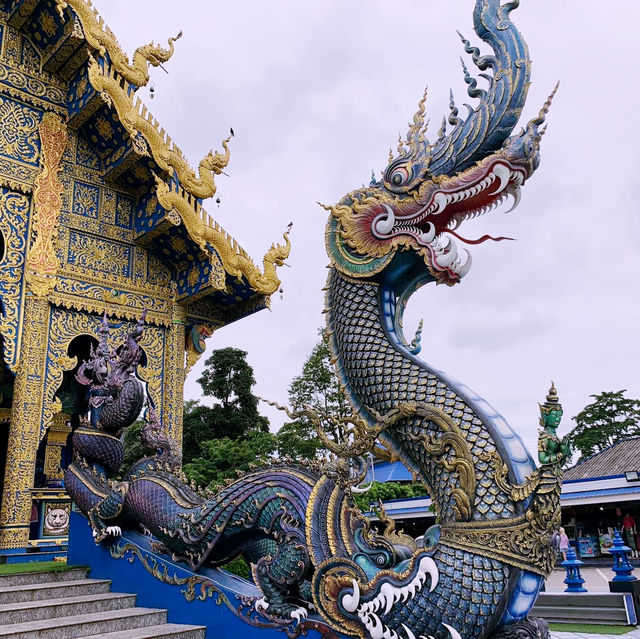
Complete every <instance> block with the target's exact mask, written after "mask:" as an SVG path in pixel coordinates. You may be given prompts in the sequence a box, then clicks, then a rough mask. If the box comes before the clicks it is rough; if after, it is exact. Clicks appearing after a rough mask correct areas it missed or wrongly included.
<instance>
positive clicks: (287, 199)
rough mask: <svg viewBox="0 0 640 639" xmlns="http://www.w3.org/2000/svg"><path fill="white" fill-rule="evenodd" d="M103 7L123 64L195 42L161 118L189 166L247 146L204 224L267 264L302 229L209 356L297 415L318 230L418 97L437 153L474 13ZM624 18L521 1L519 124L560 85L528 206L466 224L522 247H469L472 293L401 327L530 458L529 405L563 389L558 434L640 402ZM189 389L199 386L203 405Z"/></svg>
mask: <svg viewBox="0 0 640 639" xmlns="http://www.w3.org/2000/svg"><path fill="white" fill-rule="evenodd" d="M95 4H96V6H97V8H98V9H99V11H100V12H101V14H102V15H103V17H104V18H105V19H106V21H107V23H108V24H109V25H110V26H111V27H112V29H113V30H114V32H115V33H116V35H117V36H118V38H119V40H120V43H121V44H122V46H123V47H124V49H125V50H126V51H127V52H128V53H131V52H132V51H133V50H134V49H135V47H136V46H138V45H140V44H143V43H146V42H148V41H150V40H152V39H155V40H156V41H166V38H167V37H169V36H171V35H175V34H176V33H177V32H178V31H179V30H181V29H182V30H183V32H184V36H183V38H182V39H181V40H180V41H179V42H178V43H177V52H176V55H175V56H174V58H173V59H172V60H171V61H170V62H169V63H168V64H167V69H168V71H169V74H168V75H167V74H165V73H164V72H163V71H162V70H154V72H153V80H154V85H155V98H154V99H153V100H152V101H151V100H148V99H147V102H148V104H149V106H150V108H151V110H152V112H153V113H154V114H155V115H156V117H157V119H158V120H159V121H160V122H161V123H162V125H163V127H164V128H165V129H166V130H167V131H169V133H170V134H171V136H172V137H173V139H174V140H175V141H176V142H177V143H178V144H179V145H180V146H181V147H182V149H183V150H184V151H185V153H186V154H187V156H188V157H189V158H190V160H191V161H192V164H194V165H195V164H197V162H198V161H199V159H200V158H201V157H202V156H203V155H204V154H205V153H206V152H207V151H208V150H209V149H210V148H211V147H218V146H219V141H220V140H221V139H222V138H223V137H225V136H226V135H227V132H228V130H229V127H230V126H232V127H233V128H234V130H235V133H236V137H235V139H234V140H233V143H232V159H231V163H230V165H229V170H228V173H229V176H230V177H229V178H224V177H221V178H220V179H219V180H218V185H219V190H218V195H219V196H220V197H221V199H222V203H221V205H220V207H219V208H218V206H217V205H216V204H215V202H212V201H210V202H209V203H208V206H207V208H208V210H209V212H210V213H212V214H213V215H214V217H216V219H217V220H218V221H219V222H220V223H221V224H222V225H223V226H224V227H225V228H226V229H227V230H228V231H229V232H230V233H232V234H233V235H234V236H235V237H236V238H237V239H238V241H239V242H240V243H241V244H242V245H243V246H244V247H245V248H246V249H247V250H248V251H249V253H250V254H251V255H252V256H254V258H255V259H256V260H257V259H258V258H260V257H261V256H262V255H263V254H264V253H265V251H266V250H267V249H268V248H269V245H270V243H271V242H272V241H273V240H277V239H278V237H279V235H280V234H281V232H282V230H283V229H284V227H285V226H286V225H287V224H288V222H290V221H293V222H294V229H293V233H292V240H293V250H292V253H291V258H290V260H289V264H290V266H291V268H283V269H282V270H281V275H282V280H283V287H284V297H283V299H282V300H281V299H280V298H279V296H277V295H276V296H274V298H273V304H272V311H271V312H269V311H263V312H261V313H258V314H256V315H254V316H252V317H250V318H247V319H245V320H243V321H241V322H238V323H237V324H235V325H232V326H229V327H226V328H224V329H222V330H220V331H219V332H218V333H216V334H215V336H214V337H212V338H211V339H210V340H209V349H211V348H219V347H224V346H228V345H231V346H236V347H239V348H243V349H245V350H247V351H248V352H249V361H250V362H251V364H252V365H253V366H254V369H255V375H256V379H257V386H256V391H257V393H258V394H260V395H263V396H266V397H270V398H273V399H275V400H278V401H280V402H284V401H286V398H287V393H286V390H287V387H288V385H289V383H290V381H291V379H292V377H293V376H294V375H296V374H298V373H299V372H300V369H301V366H302V364H303V362H304V361H305V359H306V357H307V356H308V354H309V352H310V350H311V348H312V347H313V345H314V344H315V342H316V340H317V332H316V331H317V328H318V327H320V326H321V325H322V323H323V321H324V319H323V317H324V316H323V315H322V314H321V311H322V306H323V295H322V293H321V288H322V286H323V285H324V280H325V277H326V270H325V265H326V263H327V259H326V256H325V252H324V244H323V231H324V222H325V212H324V211H323V210H322V209H320V207H319V206H318V205H317V204H316V202H317V201H320V202H325V203H333V202H335V201H337V200H338V199H339V198H340V197H341V196H342V195H343V194H344V193H346V192H347V191H349V190H351V189H353V188H356V187H359V186H360V185H361V184H362V183H364V182H368V180H369V177H370V174H371V169H372V168H375V169H376V171H379V170H381V169H383V168H384V167H385V165H386V158H387V154H388V149H389V147H390V146H391V145H394V146H395V140H396V138H397V135H398V133H399V132H402V133H404V132H405V131H406V125H407V122H408V121H409V119H410V118H411V116H412V115H413V113H414V111H415V108H416V105H417V102H418V99H419V97H420V96H421V94H422V91H423V89H424V87H425V85H427V84H428V86H429V95H430V97H429V100H428V111H429V114H430V116H431V120H432V136H433V137H435V132H436V131H437V128H438V126H439V122H440V120H441V118H442V116H443V115H444V114H445V113H446V112H447V103H448V93H449V88H450V87H452V88H453V89H454V92H455V94H456V97H457V100H458V102H459V103H462V102H464V101H465V97H466V95H465V93H464V86H465V85H464V83H463V80H462V74H461V71H460V61H459V58H460V55H461V54H462V53H463V52H462V47H461V44H460V41H459V39H458V37H457V35H456V32H455V30H456V29H459V30H460V31H462V33H463V34H465V35H466V36H467V37H470V38H471V37H472V36H473V35H474V34H473V29H472V21H471V13H472V8H473V2H472V1H471V0H395V1H394V2H384V1H382V0H348V1H342V2H340V1H338V0H315V1H314V2H304V1H301V0H269V1H266V0H262V1H259V0H244V2H221V1H219V0H215V1H214V0H183V1H182V2H176V1H175V0H173V1H171V2H169V1H168V0H136V1H135V2H131V0H95ZM615 7H616V9H615V11H613V10H609V9H608V7H607V6H605V5H603V4H602V3H601V2H596V0H562V1H561V2H560V1H559V0H522V6H521V7H520V8H519V9H518V10H517V11H515V12H514V13H513V14H512V17H513V20H514V22H515V23H516V24H517V25H518V27H519V28H520V29H521V31H522V33H523V34H524V36H525V39H526V40H527V42H528V45H529V49H530V52H531V57H532V60H533V72H532V86H531V89H530V92H529V99H528V103H527V107H526V108H525V113H524V118H526V120H528V119H529V118H530V117H532V116H533V115H534V114H535V113H537V111H538V109H539V108H540V106H541V104H542V103H543V102H544V100H545V98H546V96H547V95H548V93H549V92H550V91H551V89H552V87H553V85H554V84H555V82H556V80H558V79H559V80H560V81H561V86H560V90H559V92H558V95H557V96H556V99H555V102H554V105H553V108H552V112H551V114H550V117H549V129H548V133H547V135H546V136H545V138H544V140H543V148H542V163H541V166H540V168H539V169H538V171H537V172H536V174H535V175H534V176H533V178H532V179H531V180H530V182H529V183H527V184H526V186H525V188H524V190H523V198H522V203H521V205H520V207H519V208H518V209H517V211H515V212H514V213H510V214H509V215H503V214H502V213H501V212H498V213H493V214H492V216H491V217H489V216H487V217H485V218H481V219H480V220H476V221H474V222H473V224H474V229H473V230H477V231H480V230H482V233H485V232H488V233H492V234H494V235H506V236H510V237H514V238H517V241H515V242H501V243H499V244H497V243H486V244H484V245H481V246H478V247H475V248H473V256H474V266H473V268H472V269H471V271H470V273H469V274H468V275H467V277H466V278H465V279H464V281H463V282H462V283H461V284H460V285H458V286H456V287H454V288H443V287H438V288H437V289H436V287H435V286H427V287H425V288H424V289H422V290H421V291H420V292H419V293H418V294H416V296H415V297H414V299H412V302H411V305H410V308H409V311H408V317H407V321H406V322H405V327H406V328H407V331H406V332H407V334H409V333H411V332H412V327H415V326H416V324H417V322H418V320H419V318H420V317H424V319H425V330H424V333H423V352H422V356H423V357H424V358H425V359H426V360H427V361H429V362H431V363H433V364H434V365H435V366H436V367H438V368H441V369H442V370H446V371H447V372H449V373H450V374H451V375H453V376H454V377H456V378H458V379H460V380H462V381H464V382H465V383H466V384H467V385H468V386H470V387H471V388H473V389H474V390H475V391H476V392H478V393H479V394H480V395H482V396H484V397H485V398H486V399H487V400H488V401H489V402H490V403H491V404H493V405H494V406H495V407H496V408H497V409H498V410H499V411H500V412H502V413H503V414H504V416H505V417H506V418H507V420H508V421H509V422H510V423H511V425H512V426H513V427H514V428H515V429H516V430H518V431H519V432H520V433H521V435H522V437H523V438H524V440H525V442H526V443H527V445H528V446H529V448H530V450H532V451H534V450H535V446H536V437H537V435H536V431H537V419H538V408H537V402H538V401H542V400H543V398H544V396H545V394H546V391H547V389H548V387H549V382H550V380H551V379H552V378H553V379H554V380H555V382H556V385H557V388H558V391H559V394H560V398H561V401H562V402H563V404H564V407H565V418H564V422H563V425H562V426H561V428H560V432H561V433H563V432H565V431H567V430H568V429H569V428H570V427H571V425H572V422H571V419H570V418H571V417H572V416H573V415H575V414H576V413H577V412H578V411H579V410H580V409H581V408H582V407H583V406H584V405H585V404H586V403H587V402H588V401H589V395H590V394H593V393H598V392H600V391H603V390H612V391H615V390H619V389H622V388H627V389H628V391H629V395H631V396H635V397H640V379H639V377H638V365H639V363H640V340H638V335H637V332H638V326H640V305H639V304H638V276H639V269H638V267H639V265H640V258H639V257H638V255H639V251H640V216H639V215H638V208H639V206H638V201H639V199H640V186H639V184H640V182H638V180H637V175H638V174H639V173H640V166H639V165H640V160H639V159H638V157H639V155H638V152H637V148H638V133H637V130H638V128H637V127H638V125H637V123H636V117H637V114H636V110H637V104H638V97H639V90H638V81H637V72H638V65H637V47H636V46H635V44H634V43H635V41H636V36H637V33H636V30H637V25H638V24H639V23H640V4H639V3H638V2H637V1H636V0H622V2H618V3H616V5H615ZM141 93H142V94H144V96H145V97H146V98H148V91H147V90H146V89H143V90H141ZM526 120H525V122H526ZM468 226H469V225H467V227H468ZM470 234H471V235H473V232H471V233H469V230H468V229H467V232H466V235H467V236H468V235H470ZM480 234H481V233H479V232H478V235H480ZM203 359H204V358H203ZM202 361H203V360H201V362H200V364H202ZM197 377H198V368H196V370H195V371H193V372H192V373H191V375H190V376H189V379H188V381H187V387H186V396H187V397H189V398H195V397H198V391H199V387H198V385H197V383H196V381H195V380H196V379H197ZM266 412H267V414H268V415H269V416H270V418H271V420H272V424H273V425H279V424H280V423H282V419H281V417H280V416H279V415H278V414H274V413H272V412H270V411H266Z"/></svg>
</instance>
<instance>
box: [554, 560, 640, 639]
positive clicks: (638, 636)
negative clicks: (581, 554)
mask: <svg viewBox="0 0 640 639" xmlns="http://www.w3.org/2000/svg"><path fill="white" fill-rule="evenodd" d="M565 574H566V573H565V572H564V570H554V571H553V573H551V576H550V577H549V579H547V584H546V589H547V592H564V589H565V588H566V587H567V586H566V585H565V584H564V578H565ZM613 575H614V573H613V571H612V570H611V567H609V566H601V567H593V568H583V569H582V578H583V579H584V587H585V588H586V589H587V590H588V591H589V592H609V580H610V579H612V578H613ZM638 576H640V575H638ZM585 623H588V620H587V619H585ZM551 637H552V639H640V629H638V630H632V631H631V632H628V633H626V634H624V635H592V634H589V635H585V634H581V633H576V632H552V633H551Z"/></svg>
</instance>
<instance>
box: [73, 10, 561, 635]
mask: <svg viewBox="0 0 640 639" xmlns="http://www.w3.org/2000/svg"><path fill="white" fill-rule="evenodd" d="M518 5H519V2H518V1H517V0H514V1H511V2H507V3H505V4H502V3H501V1H500V0H477V2H476V4H475V10H474V14H473V17H474V25H475V31H476V33H477V34H478V36H479V37H480V38H482V40H484V41H485V42H486V43H487V44H488V45H489V46H490V47H491V48H492V49H493V52H494V53H493V55H481V54H480V51H479V50H478V49H477V48H475V47H473V46H472V45H471V44H470V43H469V41H468V40H466V39H464V38H463V43H464V47H465V50H466V52H467V53H468V54H470V56H471V58H472V60H473V62H474V63H475V65H476V66H477V67H478V68H479V69H481V70H482V71H485V72H487V71H491V72H492V73H491V74H488V73H483V74H482V75H483V77H484V78H485V80H486V81H487V82H488V86H487V88H485V89H482V88H480V87H478V86H477V83H476V80H475V79H474V78H472V76H471V75H470V73H469V72H468V70H467V68H466V67H464V75H465V81H466V83H467V85H468V88H467V91H468V94H469V95H470V96H471V97H472V98H478V99H479V103H478V105H477V106H476V108H475V109H472V108H471V107H467V108H468V114H467V116H466V118H463V117H460V116H459V115H458V110H457V108H456V107H455V105H454V103H453V100H452V101H451V112H450V114H449V116H448V118H447V120H445V121H444V122H443V124H442V127H441V128H440V131H439V133H438V137H437V139H436V140H435V142H432V143H430V142H429V141H428V140H427V138H426V125H425V99H423V100H422V101H421V102H420V106H419V110H418V112H417V113H416V115H415V116H414V119H413V122H412V124H411V125H410V129H409V132H408V134H407V136H406V139H405V140H401V142H400V144H399V146H398V153H397V155H396V156H395V157H392V158H391V160H390V163H389V165H388V167H387V168H386V170H385V171H384V173H383V176H382V179H381V180H380V181H375V180H373V181H372V182H371V184H370V185H369V186H368V187H365V188H362V189H358V190H356V191H353V192H351V193H349V194H348V195H346V196H345V197H344V198H343V199H342V200H341V201H340V202H339V203H338V204H336V205H335V206H331V207H328V210H329V211H330V216H329V221H328V224H327V230H326V245H327V251H328V254H329V257H330V260H331V264H330V270H329V279H328V284H327V289H326V300H327V335H328V337H329V342H330V345H331V348H332V350H333V354H334V360H335V365H336V369H337V372H338V375H339V377H340V380H341V382H342V384H343V386H344V390H345V392H346V394H347V396H348V397H349V399H350V402H351V404H352V407H353V411H354V412H353V416H352V417H351V418H349V419H347V420H344V421H343V424H342V426H343V429H344V431H345V433H346V437H345V438H344V439H343V440H342V442H340V443H337V442H334V441H332V440H330V439H329V438H328V437H326V436H325V435H324V434H323V433H321V435H322V437H323V441H325V443H326V445H327V447H328V448H329V449H330V450H331V451H332V452H334V453H337V454H338V455H339V456H340V457H342V458H352V459H354V460H356V462H355V471H354V470H353V468H354V466H353V465H352V466H351V470H349V465H348V464H347V462H346V461H344V460H340V461H339V462H337V463H336V464H334V466H333V468H324V469H322V468H321V469H318V468H311V467H308V466H304V467H303V466H301V465H296V464H293V463H291V464H289V463H283V464H281V465H275V466H270V467H267V468H263V469H258V470H253V471H251V472H249V473H247V474H246V475H245V476H243V477H241V478H239V479H238V480H236V481H234V482H232V483H230V484H229V485H227V486H225V487H224V488H222V489H221V490H219V492H218V493H217V494H215V495H214V496H211V497H209V498H206V499H205V498H203V497H201V496H199V495H198V494H196V493H195V492H194V491H192V490H191V489H190V488H189V487H188V486H187V485H186V484H185V482H184V481H183V480H182V479H181V478H180V471H179V466H180V458H179V454H177V452H176V448H175V446H173V445H172V444H171V442H170V441H169V440H168V439H167V438H166V436H164V435H163V433H162V429H161V427H160V424H159V422H158V419H157V417H156V415H155V413H154V412H153V410H152V409H150V410H149V411H148V413H147V426H146V427H145V429H144V430H143V436H144V438H145V439H146V442H147V444H148V445H149V446H150V447H151V448H154V449H156V450H157V454H156V455H155V456H153V457H145V458H144V459H142V460H140V461H139V462H136V463H135V464H134V465H133V467H132V468H131V469H129V471H128V472H127V473H126V474H125V475H124V477H123V478H122V480H120V481H113V480H112V479H110V477H111V476H112V474H113V473H115V472H116V470H117V468H118V467H119V465H120V463H121V459H122V447H121V444H120V441H119V439H118V435H119V433H120V431H121V430H122V428H124V427H125V426H127V425H128V424H130V423H132V422H133V421H134V420H135V419H136V418H137V416H138V414H139V412H140V410H141V406H142V401H143V392H142V388H141V385H140V383H139V382H138V381H137V379H136V377H135V368H136V365H137V363H138V360H139V358H140V349H139V346H138V341H139V338H140V335H141V331H142V330H143V327H142V323H140V325H139V326H138V327H136V329H135V330H134V331H133V333H132V334H131V336H130V337H129V339H128V341H127V343H126V344H125V345H124V347H123V348H122V349H121V350H120V351H119V353H117V354H116V352H115V351H113V349H112V348H111V347H110V346H109V344H108V339H107V337H108V324H107V323H106V321H105V322H104V323H103V328H102V329H101V338H100V341H99V344H98V346H97V347H96V349H95V351H94V352H93V353H92V358H91V360H90V361H89V362H86V363H85V364H84V365H83V366H82V367H81V368H80V370H79V374H78V378H79V380H80V381H82V382H83V383H85V384H88V385H90V386H91V407H92V412H91V424H88V423H87V424H85V425H83V426H82V427H81V428H79V429H77V430H76V432H75V434H74V439H73V441H74V448H75V451H76V461H75V462H74V463H73V464H72V465H71V466H70V467H69V468H68V469H67V471H66V476H65V482H66V487H67V490H68V491H69V493H70V494H71V496H72V497H73V499H74V500H75V502H76V503H77V504H78V506H79V507H80V509H81V510H82V511H83V512H85V513H86V514H87V516H88V518H89V521H90V523H91V526H92V527H93V530H94V536H95V538H96V541H97V542H99V541H101V540H102V539H104V538H106V537H107V536H109V535H114V534H118V533H119V530H120V527H125V526H135V525H143V526H144V527H145V528H146V529H148V531H150V532H151V534H152V535H153V536H154V537H155V538H156V539H157V540H158V544H159V545H160V546H161V548H162V549H163V550H164V551H165V552H167V553H169V554H171V555H172V556H173V557H174V559H179V560H183V561H186V562H188V563H189V564H190V566H191V567H192V568H193V569H198V568H199V567H200V566H202V565H203V564H205V563H206V564H207V565H212V566H217V565H222V564H224V563H226V562H227V561H228V560H230V559H231V558H233V557H235V556H237V555H242V556H244V557H245V558H246V559H247V561H248V562H249V563H250V564H251V566H252V571H253V579H254V581H255V583H256V585H258V586H259V588H260V589H261V591H262V593H263V598H262V599H260V600H258V601H257V602H256V607H257V608H258V609H259V610H262V611H264V612H265V613H268V614H269V615H271V616H272V618H273V617H278V618H282V619H285V620H286V619H288V620H291V619H292V618H294V619H298V620H302V618H303V617H305V616H306V614H307V607H308V606H306V605H305V603H304V602H310V601H313V604H314V605H315V608H316V609H317V611H318V613H319V614H320V615H321V616H322V617H323V618H324V619H325V620H326V622H327V623H328V624H329V625H330V626H331V627H333V628H334V629H335V630H336V631H338V632H341V633H344V634H346V635H349V636H353V637H361V638H363V639H364V638H367V637H371V638H373V639H396V638H401V639H418V638H420V637H424V638H434V639H444V638H448V637H453V638H454V639H455V638H458V637H464V639H485V638H489V637H492V638H495V639H497V638H498V637H534V636H535V637H546V636H548V631H547V630H546V629H545V628H546V624H544V622H542V621H540V620H533V619H531V620H529V619H528V618H527V615H528V613H529V611H530V609H531V607H532V606H533V604H534V602H535V599H536V596H537V593H538V590H539V588H540V586H541V584H542V582H543V580H544V578H545V577H546V576H547V575H548V574H549V573H550V571H551V569H552V567H553V564H554V560H555V551H554V549H553V547H552V543H551V537H552V532H553V530H554V528H556V527H557V526H558V525H559V518H560V509H559V493H560V484H561V478H562V464H563V463H564V462H565V459H566V456H567V455H568V454H569V451H568V448H567V447H566V445H565V444H564V443H563V442H560V440H559V439H558V438H557V436H556V434H555V428H556V427H557V423H558V415H559V411H560V408H559V404H558V402H557V395H555V389H552V390H553V392H550V395H549V397H548V398H547V402H546V403H545V404H544V405H543V406H541V410H542V414H543V421H542V424H543V426H545V430H543V432H542V435H541V439H540V446H541V450H540V455H539V458H540V461H541V466H540V467H539V468H536V465H535V463H534V461H533V460H532V459H531V457H530V455H529V454H528V452H527V451H526V449H525V447H524V445H523V443H522V441H521V440H520V438H519V436H518V435H517V434H516V433H514V432H513V431H512V430H511V428H510V427H509V426H508V425H507V423H506V422H505V420H504V419H503V418H502V417H501V416H500V415H499V414H498V413H497V412H496V411H495V410H494V409H493V408H491V406H489V404H487V402H485V401H484V400H483V399H481V398H480V397H478V396H477V395H475V394H474V393H473V392H472V391H471V390H469V389H468V388H467V387H466V386H464V385H462V384H460V383H459V382H457V381H455V380H453V379H451V378H449V377H448V376H447V375H446V374H444V373H442V372H440V371H438V370H435V369H433V368H432V367H430V366H429V365H427V364H426V363H425V362H424V361H422V360H421V359H418V358H417V357H416V353H417V350H418V348H417V346H416V341H417V340H414V341H413V342H412V343H409V342H408V341H407V340H406V339H405V338H404V336H403V332H402V315H403V311H404V308H405V305H406V302H407V299H408V298H409V296H410V295H411V294H412V293H413V292H414V291H415V290H416V289H417V288H418V287H420V286H422V285H423V284H426V283H428V282H436V283H439V284H441V283H444V284H448V285H453V284H455V283H457V282H459V281H460V280H461V278H462V277H463V276H464V275H465V274H466V273H467V272H468V271H469V268H470V266H471V256H470V255H469V253H468V251H464V254H463V252H461V251H459V250H458V248H457V243H456V241H460V242H464V243H467V244H475V243H479V242H481V241H485V240H487V239H491V238H489V237H488V236H484V237H482V238H480V239H478V240H473V241H471V240H465V239H464V238H463V237H462V236H461V235H459V234H458V231H457V229H458V228H459V226H460V225H461V224H462V223H463V222H464V221H465V220H466V219H468V218H471V217H475V216H476V215H478V214H481V213H485V212H487V211H489V210H492V209H494V208H496V207H498V206H499V205H500V204H502V203H503V202H504V201H505V200H507V199H508V196H511V197H513V199H514V200H515V204H517V203H518V201H519V199H520V189H521V186H522V185H523V184H524V183H525V181H526V180H527V179H528V178H529V177H530V176H531V175H532V173H533V172H534V170H535V169H536V168H537V166H538V164H539V147H540V141H541V137H542V134H543V132H544V131H543V129H542V128H541V126H542V124H543V122H544V119H545V116H546V112H547V110H548V107H549V104H550V99H549V101H547V103H545V105H544V107H543V108H542V110H541V111H540V113H539V114H538V116H537V117H536V118H535V119H533V120H531V121H530V122H529V123H528V124H527V125H526V127H525V128H524V129H523V130H522V131H521V132H520V133H518V134H514V135H512V132H513V130H514V127H515V126H516V123H517V121H518V119H519V116H520V113H521V111H522V108H523V106H524V103H525V97H526V94H527V90H528V86H529V75H530V60H529V54H528V51H527V46H526V44H525V42H524V41H523V39H522V37H521V35H520V33H519V32H518V30H517V29H516V27H515V26H514V24H513V23H512V22H511V12H512V11H513V10H514V9H516V8H517V7H518ZM425 97H426V96H425ZM295 408H296V414H298V415H299V414H305V415H307V416H308V417H310V418H311V419H312V420H319V418H321V417H325V416H319V415H318V414H317V412H315V411H313V410H312V409H311V408H309V407H304V406H303V407H295ZM369 451H373V452H374V453H375V454H376V455H378V456H382V457H385V458H387V459H394V460H401V461H402V462H403V463H404V464H405V465H406V466H407V468H408V469H409V470H410V471H411V472H412V473H413V474H414V476H415V477H416V478H417V479H418V480H420V481H422V482H423V483H424V484H425V485H426V486H427V488H428V492H429V495H430V496H431V499H432V500H433V503H434V504H435V505H436V507H437V513H438V518H439V521H440V524H439V525H437V526H434V527H433V528H431V529H430V530H429V531H427V534H425V536H424V541H423V542H422V544H420V545H419V544H417V543H416V542H415V541H414V540H413V539H412V538H410V537H408V536H406V535H403V534H401V533H397V532H395V531H394V530H393V526H392V525H389V526H388V527H387V529H386V530H385V531H384V532H383V533H378V532H376V531H375V529H374V528H372V526H371V525H370V522H369V521H368V519H367V518H366V517H365V516H364V515H362V514H361V513H360V511H359V510H358V509H357V508H356V507H355V506H354V504H353V500H352V497H351V493H352V486H354V485H355V484H356V483H358V482H359V481H361V479H362V478H363V476H364V475H363V472H362V468H363V462H362V461H361V459H362V457H361V456H362V455H363V454H365V453H367V452H369ZM383 518H384V517H383Z"/></svg>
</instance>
